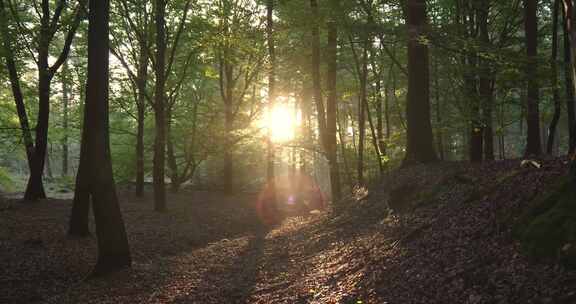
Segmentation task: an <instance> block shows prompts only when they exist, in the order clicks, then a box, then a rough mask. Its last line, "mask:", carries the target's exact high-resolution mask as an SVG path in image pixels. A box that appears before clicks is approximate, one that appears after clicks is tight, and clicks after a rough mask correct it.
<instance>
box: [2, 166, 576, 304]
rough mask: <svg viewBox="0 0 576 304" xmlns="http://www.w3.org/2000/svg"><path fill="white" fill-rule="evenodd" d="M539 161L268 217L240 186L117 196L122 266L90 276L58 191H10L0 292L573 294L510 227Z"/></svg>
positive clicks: (519, 299) (418, 170)
mask: <svg viewBox="0 0 576 304" xmlns="http://www.w3.org/2000/svg"><path fill="white" fill-rule="evenodd" d="M538 165H541V167H540V168H537V167H536V166H534V165H533V164H528V165H527V166H521V164H520V161H519V160H510V161H499V162H492V163H488V164H483V165H470V164H468V163H438V164H434V165H426V166H416V167H412V168H408V169H402V170H398V171H396V172H391V173H390V174H389V176H387V177H386V178H385V179H384V180H383V181H382V182H381V183H380V184H378V185H373V186H372V187H370V189H369V190H368V191H367V192H366V191H365V192H363V191H359V192H358V193H357V195H356V196H354V197H349V198H348V199H346V200H343V201H342V202H340V203H338V204H336V205H335V206H333V210H331V211H328V212H325V213H323V214H320V215H311V216H307V217H293V218H289V219H287V220H285V221H284V222H283V223H282V224H281V225H280V226H278V227H274V228H273V229H266V228H264V227H262V226H259V225H257V224H256V223H257V218H256V216H255V215H254V214H253V213H252V212H251V211H250V210H251V209H250V206H251V205H252V202H253V201H254V198H253V197H250V196H244V197H237V198H228V199H225V200H224V199H222V197H220V196H218V195H213V194H208V193H197V194H195V195H193V196H190V195H189V194H187V193H183V194H180V195H177V196H172V197H171V198H170V199H171V200H170V202H171V211H170V212H169V213H168V214H163V215H159V214H156V213H151V212H150V211H149V210H147V209H146V208H145V207H144V206H146V205H147V204H149V203H150V202H149V201H135V200H134V199H133V198H132V199H130V198H128V197H124V201H125V203H123V205H122V206H123V210H124V214H125V217H126V221H127V228H128V234H129V237H130V242H131V246H132V250H133V257H134V265H133V268H132V269H129V270H126V271H123V272H121V273H118V274H115V275H113V276H111V277H107V278H102V279H94V280H82V277H84V276H85V275H86V274H87V273H88V272H89V270H90V269H89V265H92V264H93V261H94V253H95V250H94V245H95V244H94V240H93V239H88V240H70V239H66V238H65V236H64V231H65V217H66V212H67V210H68V208H69V202H66V201H54V202H44V203H42V204H38V205H32V206H30V205H19V204H14V205H12V206H11V207H10V208H7V209H4V211H3V213H2V217H3V221H0V228H2V230H0V231H2V235H0V241H2V243H1V244H2V245H3V247H5V248H4V249H3V250H2V252H4V253H2V252H0V261H1V262H2V265H8V267H2V268H1V269H2V270H3V271H4V273H3V282H2V285H0V302H2V303H576V272H574V271H569V270H566V269H564V268H563V267H561V266H557V265H556V263H554V262H555V261H546V262H538V261H533V260H532V259H531V258H529V257H528V256H526V255H525V254H524V251H523V250H522V249H521V247H522V246H521V245H520V244H519V243H518V241H516V239H515V238H514V237H513V233H512V230H513V227H514V224H515V223H517V222H518V220H519V218H521V216H522V214H525V210H526V209H527V208H529V206H530V205H531V203H532V202H534V201H537V200H539V199H540V197H542V196H544V195H545V194H546V192H547V191H546V190H547V189H553V188H554V187H553V185H554V184H555V183H556V180H557V179H558V177H560V176H563V175H564V174H566V164H565V161H564V160H561V159H559V160H550V161H543V162H539V163H538ZM24 215H26V216H24ZM22 218H24V219H25V220H16V219H22ZM38 225H40V226H41V227H42V231H43V232H42V233H38V232H37V230H35V228H36V227H38ZM6 252H8V253H10V252H11V254H8V253H6ZM15 252H20V254H16V255H15V254H14V253H15ZM15 257H18V258H15ZM2 270H0V272H1V271H2Z"/></svg>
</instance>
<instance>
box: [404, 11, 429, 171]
mask: <svg viewBox="0 0 576 304" xmlns="http://www.w3.org/2000/svg"><path fill="white" fill-rule="evenodd" d="M406 24H407V27H408V95H407V100H406V122H407V133H406V139H407V140H406V156H405V157H404V162H403V164H404V165H409V164H411V163H416V162H421V163H426V162H431V161H435V160H436V159H437V157H436V152H435V151H434V143H433V142H434V141H433V139H432V124H431V122H430V88H429V85H430V84H429V79H428V74H429V71H428V68H429V67H428V46H427V45H426V43H425V41H423V39H425V26H426V2H425V0H408V1H407V6H406Z"/></svg>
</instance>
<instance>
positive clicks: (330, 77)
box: [325, 1, 342, 201]
mask: <svg viewBox="0 0 576 304" xmlns="http://www.w3.org/2000/svg"><path fill="white" fill-rule="evenodd" d="M334 2H335V4H338V3H337V1H334ZM333 9H335V8H333ZM326 57H327V61H328V66H327V71H326V90H327V91H328V98H327V99H326V146H325V151H326V156H327V158H328V166H329V167H330V185H331V189H332V200H334V201H336V200H339V199H340V197H341V192H342V191H341V189H340V169H339V166H338V153H337V148H338V147H337V141H336V130H337V126H336V123H337V119H338V117H337V115H338V113H337V102H338V93H337V90H336V79H337V72H338V27H337V24H336V20H335V16H334V13H333V16H332V20H330V21H329V22H328V49H327V54H326Z"/></svg>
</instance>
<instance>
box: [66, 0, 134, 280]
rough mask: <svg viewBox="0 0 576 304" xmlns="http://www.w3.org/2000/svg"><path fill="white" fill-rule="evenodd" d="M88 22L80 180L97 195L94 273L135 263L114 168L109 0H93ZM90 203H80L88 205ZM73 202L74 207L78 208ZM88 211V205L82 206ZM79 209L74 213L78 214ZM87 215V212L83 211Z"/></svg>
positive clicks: (92, 195) (84, 196)
mask: <svg viewBox="0 0 576 304" xmlns="http://www.w3.org/2000/svg"><path fill="white" fill-rule="evenodd" d="M89 15H90V17H89V27H88V81H87V86H86V102H85V108H84V111H85V112H84V117H85V121H84V127H83V130H82V147H81V157H80V161H81V163H80V168H81V169H79V171H80V170H81V172H79V174H78V176H77V185H80V184H81V189H82V190H83V191H82V193H79V194H81V195H79V196H78V198H79V199H80V198H81V199H82V200H83V201H84V202H86V203H87V202H88V199H90V198H91V199H92V203H93V209H94V219H95V223H96V235H97V238H98V260H97V263H96V266H95V268H94V270H93V272H92V276H101V275H105V274H108V273H110V272H114V271H117V270H120V269H122V268H125V267H130V264H131V257H130V249H129V247H128V239H127V237H126V231H125V228H124V222H123V220H122V213H121V211H120V207H119V205H118V198H117V196H116V189H115V184H114V179H113V173H112V162H111V156H110V140H109V132H108V124H109V121H108V86H109V85H108V75H109V63H108V62H109V61H108V54H109V48H108V45H109V42H108V31H109V30H108V18H109V1H108V0H101V1H90V14H89ZM86 205H87V204H82V205H79V206H76V200H75V205H74V207H80V208H79V209H83V207H85V206H86ZM74 207H73V212H74ZM82 211H83V212H84V211H85V210H84V209H83V210H82ZM74 215H75V214H74V213H73V214H72V216H74ZM82 215H84V213H82Z"/></svg>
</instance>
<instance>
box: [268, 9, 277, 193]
mask: <svg viewBox="0 0 576 304" xmlns="http://www.w3.org/2000/svg"><path fill="white" fill-rule="evenodd" d="M266 12H267V13H266V35H267V42H268V55H269V56H270V59H269V60H270V66H269V68H270V69H269V71H268V137H267V139H266V144H267V150H268V155H267V163H268V164H267V167H266V168H267V170H266V177H267V179H268V183H269V184H270V187H271V189H274V191H275V183H274V163H275V162H274V159H275V155H274V154H275V153H274V143H273V142H272V126H271V124H272V123H273V122H272V112H273V111H274V101H275V98H276V52H275V49H274V0H267V1H266Z"/></svg>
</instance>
